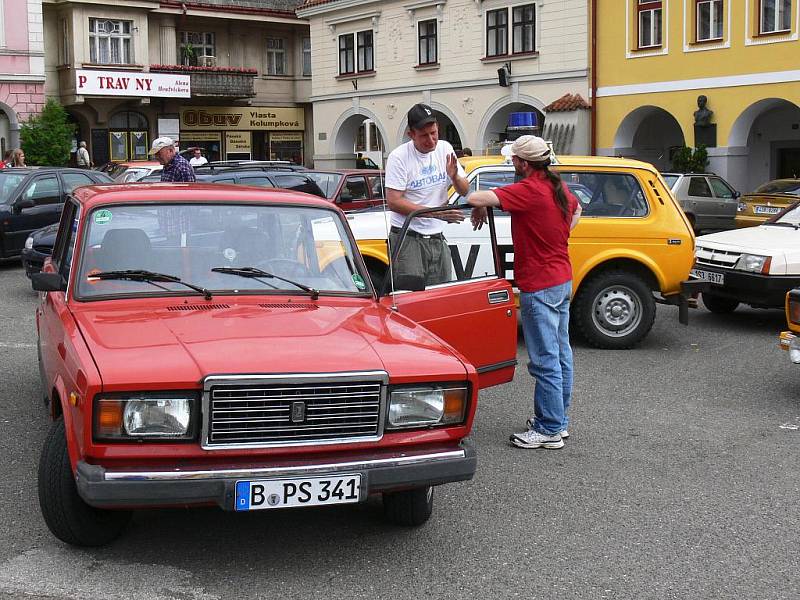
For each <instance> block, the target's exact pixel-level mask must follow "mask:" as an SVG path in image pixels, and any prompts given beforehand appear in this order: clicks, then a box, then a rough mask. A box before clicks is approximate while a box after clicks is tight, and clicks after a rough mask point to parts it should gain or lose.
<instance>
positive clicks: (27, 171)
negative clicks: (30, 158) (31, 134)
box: [0, 167, 108, 177]
mask: <svg viewBox="0 0 800 600" xmlns="http://www.w3.org/2000/svg"><path fill="white" fill-rule="evenodd" d="M86 172H87V170H86V169H78V168H76V167H6V168H5V169H0V174H3V173H5V174H7V175H34V174H41V173H86ZM91 172H92V173H96V174H98V175H100V176H102V177H107V176H108V175H107V174H106V173H102V172H100V171H91Z"/></svg>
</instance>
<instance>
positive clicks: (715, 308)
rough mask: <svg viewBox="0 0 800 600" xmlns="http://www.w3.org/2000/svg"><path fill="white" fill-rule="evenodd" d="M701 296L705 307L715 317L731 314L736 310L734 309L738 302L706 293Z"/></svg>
mask: <svg viewBox="0 0 800 600" xmlns="http://www.w3.org/2000/svg"><path fill="white" fill-rule="evenodd" d="M701 296H702V298H703V304H704V305H705V307H706V308H707V309H708V310H710V311H711V312H712V313H714V314H717V315H727V314H728V313H732V312H733V311H735V310H736V307H738V306H739V301H738V300H733V299H731V298H723V297H722V296H715V295H714V294H708V293H706V292H703V293H702V294H701Z"/></svg>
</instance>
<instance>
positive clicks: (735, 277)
mask: <svg viewBox="0 0 800 600" xmlns="http://www.w3.org/2000/svg"><path fill="white" fill-rule="evenodd" d="M695 268H697V269H700V270H702V271H710V272H712V273H720V274H721V275H724V277H725V283H724V284H723V285H717V284H713V283H712V284H709V286H708V289H706V290H703V291H704V292H708V293H709V294H713V295H714V296H719V297H721V298H730V299H732V300H738V301H739V302H744V303H745V304H750V305H751V306H754V307H757V308H783V307H784V305H785V303H786V292H788V291H789V290H791V289H792V288H796V287H798V286H800V275H761V274H759V273H748V272H745V271H736V270H734V269H720V268H718V267H710V266H708V265H696V266H695Z"/></svg>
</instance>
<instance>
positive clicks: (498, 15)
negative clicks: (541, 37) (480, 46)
mask: <svg viewBox="0 0 800 600" xmlns="http://www.w3.org/2000/svg"><path fill="white" fill-rule="evenodd" d="M509 22H510V23H511V26H510V27H509ZM509 48H511V52H510V53H511V54H529V53H532V52H536V5H535V4H522V5H518V6H512V7H508V8H501V9H498V10H489V11H486V57H487V58H491V57H492V56H506V55H508V54H509Z"/></svg>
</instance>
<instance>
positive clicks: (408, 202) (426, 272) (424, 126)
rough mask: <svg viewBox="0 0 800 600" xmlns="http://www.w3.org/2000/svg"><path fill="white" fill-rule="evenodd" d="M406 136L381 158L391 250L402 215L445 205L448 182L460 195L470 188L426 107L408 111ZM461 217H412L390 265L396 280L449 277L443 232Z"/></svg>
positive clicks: (448, 214) (454, 213) (426, 280)
mask: <svg viewBox="0 0 800 600" xmlns="http://www.w3.org/2000/svg"><path fill="white" fill-rule="evenodd" d="M408 137H409V138H411V141H409V142H406V143H405V144H403V145H401V146H398V147H397V148H395V149H394V150H393V151H392V153H391V154H389V158H388V159H386V203H387V205H388V206H389V209H390V210H391V211H392V212H391V225H392V230H391V233H390V235H389V245H390V248H391V249H392V252H393V251H394V248H396V246H397V243H398V242H399V239H400V228H401V227H402V226H403V222H404V221H405V218H406V215H408V214H410V213H412V212H414V211H416V210H419V209H421V208H426V207H435V206H443V205H445V204H447V190H448V188H449V187H450V186H451V185H452V186H453V187H455V188H456V191H458V193H459V194H461V195H462V196H463V195H466V194H467V191H468V189H469V183H467V180H466V178H465V176H464V175H465V173H464V169H463V168H462V167H461V165H460V164H458V159H457V158H456V154H455V152H454V151H453V147H452V146H451V145H450V144H449V143H448V142H445V141H444V140H440V139H439V125H438V123H437V122H436V117H435V116H434V114H433V110H432V109H431V107H430V106H428V105H426V104H415V105H414V106H412V107H411V110H409V111H408ZM463 220H464V214H463V213H462V212H461V211H460V210H448V211H443V212H438V213H435V218H433V217H417V218H415V219H414V220H413V221H412V222H411V224H410V225H409V231H408V234H407V235H406V239H405V240H404V242H403V247H402V248H401V250H400V254H399V256H398V258H397V260H396V261H395V262H394V264H393V270H394V275H395V280H396V281H397V282H403V281H405V282H408V281H410V280H409V279H408V278H409V277H412V278H417V280H419V278H422V279H423V280H424V284H425V285H432V284H437V283H444V282H447V281H451V280H452V278H451V259H450V250H449V248H448V247H447V241H446V240H445V239H444V235H443V234H442V231H444V225H445V223H459V222H461V221H463ZM404 278H405V279H404ZM407 285H408V284H407ZM411 285H412V286H413V284H411Z"/></svg>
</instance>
